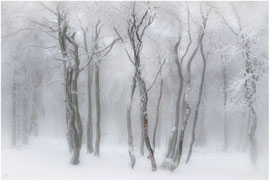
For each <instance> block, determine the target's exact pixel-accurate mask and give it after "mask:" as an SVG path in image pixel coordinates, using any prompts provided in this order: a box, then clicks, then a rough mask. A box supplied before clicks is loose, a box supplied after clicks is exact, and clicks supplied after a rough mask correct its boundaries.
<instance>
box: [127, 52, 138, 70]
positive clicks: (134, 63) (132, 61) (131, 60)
mask: <svg viewBox="0 0 270 181" xmlns="http://www.w3.org/2000/svg"><path fill="white" fill-rule="evenodd" d="M125 51H126V53H127V56H128V59H129V60H130V62H131V63H132V64H133V65H134V66H135V67H136V65H135V63H134V61H133V60H132V59H131V57H130V55H129V53H128V51H127V49H125Z"/></svg>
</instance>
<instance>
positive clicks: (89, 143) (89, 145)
mask: <svg viewBox="0 0 270 181" xmlns="http://www.w3.org/2000/svg"><path fill="white" fill-rule="evenodd" d="M82 31H83V40H84V49H85V52H86V53H88V45H87V37H86V31H87V30H84V29H83V28H82ZM90 59H91V57H90V56H89V54H88V55H87V60H88V61H90ZM92 72H93V67H92V63H91V62H90V63H89V65H88V67H87V92H88V94H87V95H88V114H87V123H86V149H87V152H88V153H92V152H93V151H94V148H93V123H92V105H91V103H92V99H91V94H92Z"/></svg>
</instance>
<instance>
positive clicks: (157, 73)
mask: <svg viewBox="0 0 270 181" xmlns="http://www.w3.org/2000/svg"><path fill="white" fill-rule="evenodd" d="M165 62H166V59H164V61H163V63H162V64H161V66H160V68H159V70H158V72H157V74H156V76H155V79H154V81H153V83H152V84H151V86H150V87H149V88H148V89H147V92H148V91H150V90H151V88H152V87H153V85H154V84H155V82H156V80H157V77H158V74H159V73H160V72H161V69H162V67H163V65H164V64H165Z"/></svg>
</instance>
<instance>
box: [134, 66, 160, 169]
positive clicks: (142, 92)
mask: <svg viewBox="0 0 270 181" xmlns="http://www.w3.org/2000/svg"><path fill="white" fill-rule="evenodd" d="M137 80H138V83H139V88H140V99H141V107H142V111H143V120H144V141H145V145H146V148H147V150H148V152H149V156H148V157H149V159H150V160H151V164H152V171H156V169H157V165H156V161H155V157H154V152H153V149H152V147H151V145H150V141H149V137H148V116H147V103H148V96H147V90H146V86H145V82H144V80H143V78H142V77H141V72H140V70H137Z"/></svg>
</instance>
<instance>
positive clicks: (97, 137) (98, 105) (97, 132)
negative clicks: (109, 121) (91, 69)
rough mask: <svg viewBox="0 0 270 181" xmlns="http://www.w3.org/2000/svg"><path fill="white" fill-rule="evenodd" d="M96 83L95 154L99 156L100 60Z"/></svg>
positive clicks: (96, 71) (97, 65) (97, 67)
mask: <svg viewBox="0 0 270 181" xmlns="http://www.w3.org/2000/svg"><path fill="white" fill-rule="evenodd" d="M95 83H96V113H97V123H96V145H95V155H96V156H99V147H100V137H101V130H100V89H99V62H96V70H95Z"/></svg>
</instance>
